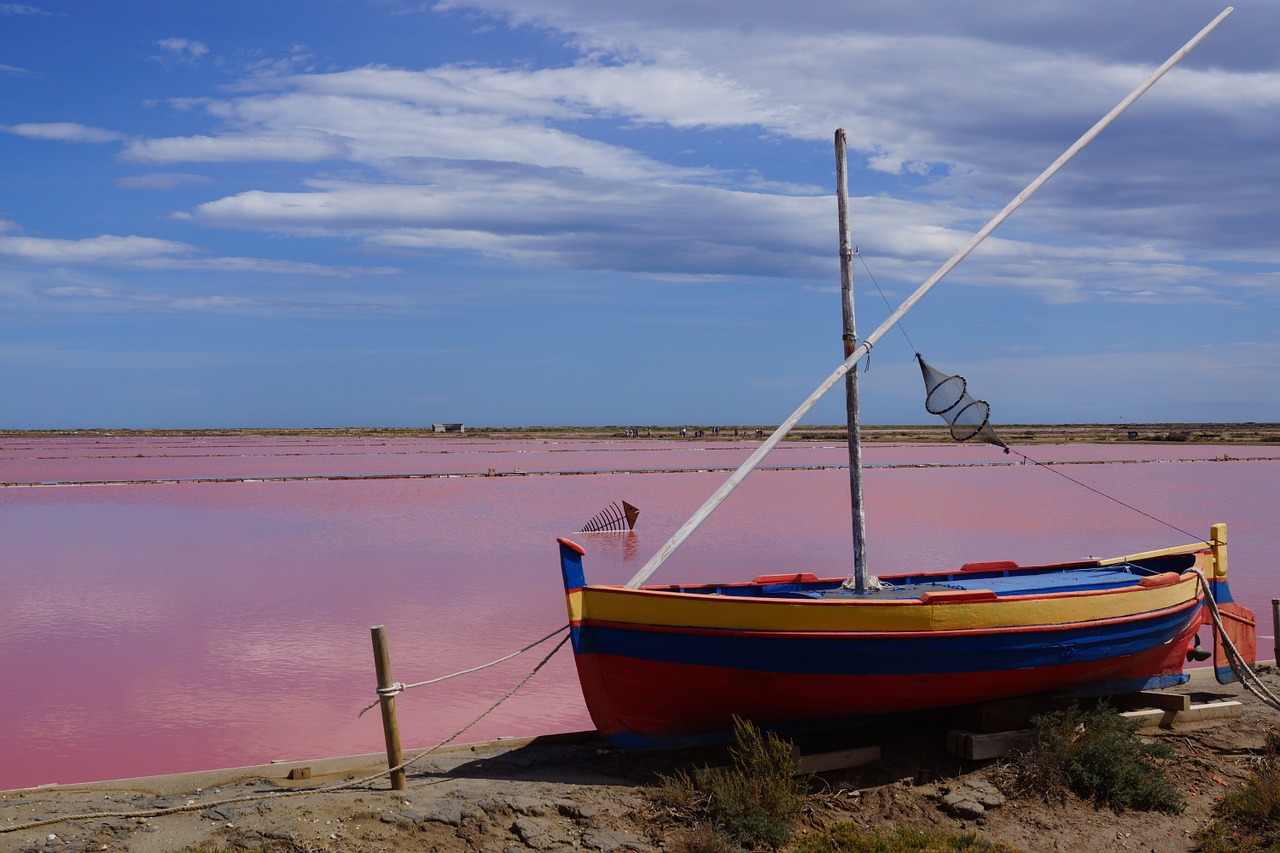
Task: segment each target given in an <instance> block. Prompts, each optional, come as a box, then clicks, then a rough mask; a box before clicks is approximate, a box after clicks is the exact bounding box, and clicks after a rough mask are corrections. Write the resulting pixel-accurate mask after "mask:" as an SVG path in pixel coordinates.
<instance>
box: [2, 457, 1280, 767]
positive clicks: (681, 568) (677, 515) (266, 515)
mask: <svg viewBox="0 0 1280 853" xmlns="http://www.w3.org/2000/svg"><path fill="white" fill-rule="evenodd" d="M753 447H754V445H752V444H748V443H745V442H742V443H736V444H735V443H729V442H726V443H724V444H718V445H705V446H704V445H698V444H696V443H676V442H666V443H660V442H652V443H631V444H628V443H626V442H563V443H555V442H526V443H519V442H494V443H492V444H489V443H486V442H483V441H458V442H454V441H453V440H450V441H448V442H440V441H429V440H428V441H421V440H419V441H417V442H413V441H368V440H366V441H358V440H342V441H333V440H331V441H328V442H324V441H317V440H314V439H306V440H302V439H299V440H295V441H282V440H274V439H273V440H270V441H265V440H253V439H245V438H236V439H234V440H232V439H225V440H221V441H208V442H196V441H193V440H190V439H183V440H178V439H138V438H132V439H129V440H127V441H123V440H122V442H121V443H116V442H112V441H110V440H105V441H103V440H95V441H94V442H92V443H86V442H85V441H84V440H80V441H76V440H66V441H61V440H58V441H42V442H33V441H31V440H24V441H21V442H19V441H18V440H10V439H5V440H0V466H3V467H2V468H0V481H3V482H8V483H13V482H32V483H38V482H48V481H72V480H74V481H87V480H122V479H146V478H152V479H164V478H166V477H169V478H174V477H186V476H195V477H206V476H223V475H225V476H230V477H237V478H246V477H248V478H253V477H261V476H268V475H272V474H277V473H282V472H283V473H286V474H288V473H298V472H307V473H312V474H318V475H339V474H342V473H343V472H344V471H345V472H353V471H354V472H360V473H368V472H378V471H394V472H400V473H403V472H410V473H411V472H422V471H435V472H448V471H458V472H464V473H465V472H485V471H487V469H488V468H489V467H493V468H495V469H496V470H497V471H499V472H502V471H508V472H509V471H511V470H512V469H513V468H515V467H520V468H521V469H522V470H523V471H525V472H539V471H556V470H609V471H612V470H627V471H649V472H655V471H671V470H675V469H680V468H684V469H688V470H686V471H685V472H684V473H629V474H628V473H609V474H598V475H594V476H582V477H557V476H518V477H517V476H500V477H499V476H495V477H483V476H477V477H458V478H438V479H407V478H404V479H357V480H332V479H330V480H288V481H280V482H203V483H198V484H197V483H181V482H167V483H150V484H145V485H108V486H64V487H56V488H45V487H35V488H32V487H8V488H0V542H2V543H3V545H2V546H0V547H3V551H2V552H0V554H2V555H3V556H2V557H0V564H2V565H3V574H2V575H0V661H3V665H4V675H5V677H4V679H3V680H2V681H0V720H3V721H4V723H5V725H4V726H3V727H0V755H2V756H4V760H3V762H0V788H11V787H16V786H19V785H34V784H41V783H45V782H55V781H56V782H63V783H68V782H76V781H86V780H90V779H103V778H116V777H123V776H132V775H143V774H152V773H164V772H176V771H183V770H195V769H203V768H209V767H217V766H232V765H242V764H251V763H259V762H264V761H270V760H273V759H285V758H312V757H318V756H325V755H342V754H353V753H366V752H377V751H379V750H380V749H381V744H382V740H381V738H382V735H381V730H380V725H379V723H378V721H377V715H376V714H370V715H366V716H365V717H364V718H363V719H359V720H357V719H356V716H355V714H356V711H358V710H359V708H360V707H361V706H363V705H364V704H366V703H367V702H368V701H370V700H371V699H372V698H374V697H373V688H374V684H375V678H374V673H373V663H372V659H371V653H370V650H369V636H368V629H369V626H370V625H379V624H385V625H386V626H387V629H388V635H389V639H390V647H391V659H392V666H393V673H394V675H395V678H396V679H397V680H400V681H406V682H408V681H419V680H425V679H428V678H432V677H435V676H439V675H444V674H447V673H450V672H455V671H457V670H460V669H465V668H468V667H472V666H476V665H478V664H482V663H486V662H488V661H490V660H493V659H495V658H497V657H500V656H502V655H505V654H508V653H510V652H511V651H514V650H515V649H518V648H520V647H522V646H524V645H526V644H528V643H529V642H531V641H532V640H534V639H536V638H538V637H541V636H543V635H545V634H547V633H549V632H550V631H552V630H554V629H555V628H556V627H557V626H559V625H562V624H564V621H565V618H566V615H565V606H564V596H563V591H562V589H561V585H560V579H559V569H558V562H557V557H556V546H555V537H556V536H560V535H567V536H570V537H571V538H574V539H575V540H576V541H578V542H580V543H581V544H582V545H583V546H584V547H585V548H586V550H587V557H586V561H585V567H586V572H587V578H588V580H590V581H591V582H595V583H623V582H625V581H626V579H627V578H629V577H630V576H631V575H632V574H634V566H629V565H628V564H629V563H633V562H634V561H635V560H637V559H647V558H648V556H649V555H651V554H652V553H653V552H654V551H655V550H656V549H657V548H658V547H660V546H661V545H662V544H663V543H664V542H665V541H666V540H667V538H668V537H669V536H670V534H671V532H672V531H674V530H675V529H676V528H677V527H679V526H680V524H682V523H683V522H684V521H685V519H686V518H688V516H689V515H690V514H691V513H692V512H693V511H694V510H695V509H696V508H697V507H698V506H699V505H700V504H701V503H702V502H703V500H705V499H706V497H707V495H709V494H710V493H711V492H712V491H714V489H715V488H716V487H717V486H719V485H720V483H721V482H722V481H723V479H724V476H725V475H724V474H723V473H721V472H718V471H713V472H699V470H697V469H699V468H702V469H705V468H711V467H723V468H733V467H736V466H737V465H738V464H739V463H740V462H741V461H742V459H743V458H745V456H746V455H747V454H748V453H749V452H750V450H751V449H752V448H753ZM522 451H527V452H522ZM843 452H844V448H843V447H842V446H840V445H838V444H832V445H822V444H797V445H784V447H783V448H781V449H780V451H779V457H778V458H774V457H771V461H772V462H773V463H774V464H776V465H780V466H790V467H791V470H771V471H760V472H757V473H756V474H753V475H752V476H751V477H750V478H748V480H747V481H746V482H745V483H744V485H743V487H742V488H741V489H739V490H738V492H737V493H735V494H734V495H733V497H732V498H730V499H729V500H728V501H727V502H726V504H725V505H724V506H723V507H722V508H721V510H720V511H719V512H718V513H716V515H714V516H713V517H712V518H711V519H710V520H708V521H707V523H706V524H705V525H703V527H702V529H701V530H699V532H698V535H696V536H694V537H693V538H692V539H691V540H690V541H689V542H688V543H687V544H686V545H685V546H684V547H683V548H682V549H681V551H680V552H678V553H677V554H676V555H675V556H673V557H672V559H671V560H670V561H669V563H668V564H667V565H666V566H664V568H663V570H662V572H661V573H660V574H659V576H658V577H656V578H655V582H657V583H672V582H677V581H681V582H690V583H693V582H712V581H723V580H738V579H743V578H750V577H753V576H755V575H761V574H769V573H776V572H784V571H787V572H789V571H800V570H803V571H811V572H814V573H815V574H818V575H822V576H828V577H843V576H845V575H847V574H848V573H849V556H848V554H849V550H850V548H849V523H848V518H847V511H848V510H847V507H848V477H847V474H845V473H844V472H841V471H839V470H834V469H831V468H829V467H828V468H825V469H824V468H823V467H822V466H831V465H839V464H840V455H841V454H842V453H843ZM1143 454H1145V456H1144V455H1143ZM1196 454H1199V455H1198V456H1197V455H1196ZM1032 455H1033V456H1036V458H1038V459H1040V460H1041V461H1048V460H1050V459H1052V460H1057V461H1072V462H1082V461H1089V460H1117V459H1122V458H1125V455H1128V456H1129V457H1130V458H1145V459H1171V460H1172V459H1200V460H1203V461H1186V462H1179V463H1177V464H1149V465H1076V466H1073V467H1072V468H1071V469H1070V473H1071V475H1072V476H1073V477H1075V478H1077V479H1080V480H1082V481H1083V482H1086V483H1088V484H1089V485H1090V486H1092V487H1093V488H1096V489H1099V490H1101V491H1104V492H1106V493H1108V494H1112V495H1115V496H1116V497H1118V498H1121V499H1123V500H1125V501H1126V502H1127V503H1132V504H1134V505H1136V506H1139V507H1141V508H1142V509H1143V510H1144V511H1146V512H1149V513H1151V514H1153V515H1156V516H1157V517H1160V518H1162V519H1165V520H1167V521H1169V522H1170V523H1173V524H1176V525H1177V526H1178V527H1180V528H1181V529H1183V530H1187V531H1189V532H1190V533H1193V534H1194V538H1203V537H1205V536H1207V535H1208V526H1209V524H1210V523H1212V522H1215V521H1226V522H1228V524H1229V525H1230V529H1231V547H1232V563H1231V565H1232V577H1233V582H1234V583H1233V586H1234V588H1235V592H1236V595H1237V598H1239V599H1241V600H1242V601H1243V603H1245V604H1246V605H1247V606H1249V607H1252V608H1253V609H1254V610H1255V611H1257V612H1258V613H1259V615H1260V616H1262V617H1263V619H1264V627H1263V633H1264V634H1265V633H1266V628H1265V616H1264V614H1265V613H1266V612H1268V608H1267V604H1266V602H1267V599H1268V598H1270V597H1271V595H1273V594H1275V593H1276V590H1274V589H1272V588H1269V587H1268V584H1269V583H1270V581H1269V579H1268V577H1267V572H1268V571H1269V567H1270V560H1269V555H1270V554H1273V553H1274V552H1275V550H1276V546H1277V545H1278V544H1280V543H1277V541H1276V538H1277V533H1276V532H1275V530H1274V525H1273V518H1272V516H1271V513H1272V510H1271V507H1274V506H1275V505H1276V503H1277V498H1280V494H1278V492H1280V478H1277V477H1276V476H1275V465H1276V461H1277V458H1278V457H1280V448H1253V447H1249V448H1245V447H1239V448H1237V447H1233V448H1230V455H1231V456H1232V457H1234V458H1233V460H1232V461H1230V462H1229V463H1225V462H1217V463H1214V462H1212V461H1208V460H1210V459H1213V458H1214V457H1217V458H1218V459H1221V457H1222V451H1221V450H1220V449H1214V448H1195V447H1170V448H1166V447H1129V446H1125V447H1119V448H1116V447H1093V446H1089V447H1060V446H1053V447H1041V448H1036V453H1034V454H1032ZM867 457H868V458H867V461H868V464H869V465H876V466H889V465H913V464H937V463H943V464H948V465H950V466H951V467H944V468H907V467H873V468H872V469H871V470H869V471H868V474H867V484H866V489H867V501H868V505H869V507H868V527H869V533H870V538H871V542H870V544H869V549H868V550H869V557H870V562H871V570H872V571H873V573H879V574H887V573H890V572H893V571H909V570H915V569H927V568H947V567H954V566H959V565H960V564H961V563H964V562H968V561H974V560H994V559H1012V560H1016V561H1018V562H1021V563H1036V562H1050V561H1056V560H1068V559H1074V558H1083V557H1088V556H1114V555H1117V554H1122V553H1132V552H1134V551H1139V550H1148V549H1152V548H1160V547H1166V546H1169V545H1174V544H1181V543H1182V542H1183V541H1185V538H1186V537H1185V536H1184V535H1183V534H1181V533H1176V532H1173V531H1170V530H1168V529H1167V528H1164V527H1161V526H1160V525H1157V524H1154V523H1153V522H1152V521H1151V520H1149V519H1147V518H1143V517H1141V516H1138V515H1136V514H1134V513H1128V512H1126V511H1124V510H1122V509H1121V508H1119V507H1117V506H1116V505H1115V504H1113V503H1111V502H1108V501H1105V500H1102V499H1100V498H1098V497H1097V496H1095V495H1091V494H1089V493H1087V492H1085V491H1084V490H1081V489H1080V488H1078V487H1076V486H1073V485H1072V484H1070V483H1068V482H1066V481H1064V480H1063V479H1062V478H1060V477H1056V476H1053V475H1052V474H1051V473H1046V472H1044V471H1040V470H1037V469H1036V468H1034V467H1032V466H992V465H990V464H988V463H990V461H991V460H993V459H997V460H998V457H1000V454H999V451H998V450H995V449H992V448H986V449H975V448H970V447H966V446H956V447H952V446H908V445H901V446H888V447H885V446H871V447H869V448H868V449H867ZM1241 457H1250V458H1253V459H1254V460H1255V461H1237V460H1239V459H1240V458H1241ZM973 463H977V464H979V465H983V466H985V467H959V466H962V465H963V466H968V465H970V464H973ZM805 466H815V470H803V469H804V467H805ZM619 494H625V495H627V499H628V500H629V501H631V502H632V503H634V504H636V505H637V506H642V507H644V514H643V516H642V520H641V522H640V524H639V525H638V529H637V530H635V531H630V532H627V533H617V532H614V533H597V534H582V533H577V532H576V531H577V530H578V529H579V528H580V527H581V523H582V519H583V518H587V517H590V515H591V513H592V512H595V511H597V510H598V509H599V507H600V506H602V505H604V504H605V503H607V502H608V501H609V500H612V499H613V498H614V497H615V496H617V495H619ZM1269 641H1270V637H1269V636H1266V637H1264V638H1263V639H1262V640H1261V641H1260V646H1261V647H1262V648H1263V649H1264V650H1265V649H1267V648H1270V643H1269ZM542 648H543V647H539V652H536V653H534V654H530V655H524V656H521V657H519V658H516V659H515V660H513V661H511V662H508V663H505V664H503V665H501V666H498V667H494V668H492V669H488V670H484V671H483V672H480V673H476V674H475V675H472V676H468V677H466V678H462V679H455V680H452V681H449V682H445V683H442V684H440V685H434V686H432V687H428V688H421V689H420V690H417V691H413V692H411V693H408V694H405V695H404V696H403V697H401V699H400V700H399V702H398V703H397V704H398V711H399V715H400V722H401V731H402V733H403V737H404V740H405V745H406V747H418V746H429V745H431V744H432V743H435V742H436V741H438V740H439V739H441V738H443V737H445V736H447V735H449V734H452V733H453V732H454V731H456V730H457V729H458V728H459V727H461V726H462V725H463V724H464V723H466V722H468V721H469V720H471V719H472V718H473V717H474V716H475V715H476V714H477V713H479V711H481V710H482V709H484V708H485V707H487V706H488V705H489V704H490V703H491V702H492V701H493V700H494V699H496V698H497V697H498V696H500V695H502V693H504V692H505V691H507V690H508V689H510V688H511V687H512V686H514V685H515V684H516V683H517V682H518V681H519V680H520V678H521V677H523V675H524V674H525V673H526V672H528V670H529V669H530V668H531V667H532V665H533V663H534V662H535V661H536V660H537V658H538V656H539V654H540V650H541V649H542ZM1264 654H1265V651H1264ZM589 726H590V722H589V719H588V717H587V714H586V711H585V709H584V707H583V704H582V699H581V695H580V693H579V689H578V683H577V679H576V676H575V674H574V669H573V662H572V660H571V657H570V655H569V653H568V652H567V650H566V651H562V652H561V653H560V654H559V655H557V657H556V658H555V659H553V660H552V662H551V663H550V664H549V665H548V667H547V668H545V669H544V670H543V671H542V672H540V673H539V674H538V676H537V677H536V678H534V679H533V680H531V681H530V682H529V684H528V685H526V686H525V687H524V688H523V689H522V690H521V691H520V692H519V693H518V694H517V695H516V697H515V698H513V699H512V700H511V701H509V702H508V703H506V704H504V705H503V706H501V707H500V708H499V709H498V710H497V711H496V712H494V713H493V714H492V715H491V716H490V717H488V718H486V719H485V720H484V721H483V722H481V723H479V724H478V725H477V726H475V727H474V728H473V729H471V730H470V731H469V732H468V733H467V735H466V736H464V737H463V740H481V739H487V738H492V737H498V736H505V735H527V734H534V733H546V732H553V731H569V730H575V729H583V728H588V727H589Z"/></svg>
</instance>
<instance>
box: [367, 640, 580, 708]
mask: <svg viewBox="0 0 1280 853" xmlns="http://www.w3.org/2000/svg"><path fill="white" fill-rule="evenodd" d="M568 629H569V626H568V625H561V626H560V627H559V628H557V629H555V630H554V631H552V632H551V633H550V634H547V636H545V637H543V638H542V639H541V640H534V641H533V642H532V643H530V644H529V645H527V646H525V647H524V648H523V649H520V650H518V651H514V652H512V653H511V654H509V655H505V656H503V657H500V658H498V659H497V660H492V661H489V662H488V663H482V664H480V665H479V666H473V667H471V668H470V669H464V670H460V671H458V672H452V673H450V674H448V675H442V676H440V677H439V678H430V679H427V680H426V681H416V682H414V683H413V684H405V683H403V682H400V681H397V682H395V683H394V684H392V685H391V686H390V687H379V688H378V690H377V693H378V698H377V699H375V700H373V701H372V702H370V703H369V704H368V705H365V706H364V707H363V708H361V709H360V713H359V714H356V716H357V717H363V716H364V715H365V712H366V711H368V710H370V709H371V708H374V707H376V706H377V704H378V703H379V702H380V701H382V698H383V697H386V696H395V695H396V694H397V693H403V692H404V691H406V690H412V689H413V688H415V687H425V686H427V685H428V684H437V683H439V682H441V681H448V680H449V679H450V678H457V677H458V676H460V675H470V674H471V673H473V672H479V671H480V670H482V669H488V668H489V667H491V666H497V665H498V664H500V663H503V662H504V661H509V660H511V659H512V658H513V657H516V656H518V655H522V654H524V653H525V652H527V651H529V649H532V648H534V647H535V646H540V645H542V644H543V643H545V642H546V641H547V640H550V639H551V638H552V637H554V636H555V635H556V634H559V633H560V632H561V631H567V630H568ZM561 645H564V644H563V643H561ZM556 648H560V646H556Z"/></svg>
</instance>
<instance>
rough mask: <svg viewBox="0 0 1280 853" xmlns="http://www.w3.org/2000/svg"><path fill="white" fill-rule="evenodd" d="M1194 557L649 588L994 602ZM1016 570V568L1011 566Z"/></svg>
mask: <svg viewBox="0 0 1280 853" xmlns="http://www.w3.org/2000/svg"><path fill="white" fill-rule="evenodd" d="M1194 561H1195V557H1194V555H1191V554H1179V555H1176V556H1171V557H1159V558H1154V559H1148V560H1142V561H1140V562H1124V563H1116V564H1114V565H1108V566H1099V565H1098V564H1097V563H1075V564H1070V565H1063V566H1042V567H1037V568H1017V567H1015V568H1011V569H996V570H992V571H966V572H955V573H930V574H920V575H900V576H890V577H882V578H880V581H881V582H882V583H885V584H887V586H885V587H884V588H883V589H877V590H872V591H868V592H864V593H857V592H855V591H853V590H851V589H845V588H844V587H843V586H842V583H841V581H839V580H816V579H813V576H812V575H809V576H803V577H802V576H800V575H796V576H795V578H794V579H791V578H788V579H787V580H785V581H781V582H777V583H771V582H769V581H772V580H774V578H768V579H761V580H762V581H764V582H756V583H746V584H728V585H723V586H721V585H716V584H708V585H697V586H667V587H651V588H656V589H664V590H670V591H671V592H686V593H694V594H703V595H726V596H738V597H749V598H792V599H828V600H830V599H843V598H854V597H856V598H858V599H889V600H893V599H911V598H919V597H921V596H922V595H924V594H925V593H929V592H965V591H973V590H990V591H991V592H993V593H995V594H996V596H997V597H1003V596H1011V595H1047V594H1051V593H1056V592H1089V591H1093V590H1107V589H1123V588H1125V587H1129V586H1133V585H1134V584H1136V583H1138V581H1139V580H1141V579H1142V578H1144V577H1150V576H1151V575H1157V574H1161V573H1163V572H1182V571H1184V570H1186V569H1188V568H1190V567H1191V565H1192V564H1193V563H1194ZM1009 565H1014V564H1009Z"/></svg>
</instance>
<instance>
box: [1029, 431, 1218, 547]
mask: <svg viewBox="0 0 1280 853" xmlns="http://www.w3.org/2000/svg"><path fill="white" fill-rule="evenodd" d="M1011 449H1012V448H1011ZM1006 452H1007V451H1006ZM1013 452H1014V453H1015V454H1017V455H1018V456H1021V457H1022V458H1023V459H1024V460H1026V461H1027V462H1030V463H1031V464H1032V465H1035V466H1036V467H1038V468H1043V469H1044V470H1046V471H1052V472H1053V473H1054V474H1057V475H1058V476H1059V477H1062V478H1063V479H1066V480H1070V481H1071V482H1072V483H1075V484H1076V485H1077V486H1079V487H1080V488H1082V489H1088V490H1089V491H1091V492H1093V493H1094V494H1095V495H1098V496H1099V497H1104V498H1106V499H1107V500H1109V501H1112V502H1113V503H1117V504H1119V505H1120V506H1122V507H1124V508H1125V509H1131V510H1133V511H1134V512H1136V513H1138V515H1144V516H1146V517H1147V518H1149V519H1151V520H1152V521H1154V522H1156V523H1157V524H1163V525H1164V526H1165V527H1167V528H1169V529H1170V530H1175V531H1177V532H1178V533H1181V534H1182V535H1183V536H1186V537H1188V538H1191V539H1197V538H1198V537H1197V536H1196V535H1195V534H1194V533H1188V532H1187V531H1185V530H1183V529H1182V528H1181V527H1178V526H1177V525H1176V524H1171V523H1170V522H1168V521H1165V520H1164V519H1163V518H1157V517H1156V516H1154V515H1152V514H1151V513H1149V512H1146V511H1145V510H1141V509H1138V508H1137V507H1136V506H1134V505H1133V504H1128V503H1125V502H1124V501H1122V500H1120V499H1119V498H1117V497H1113V496H1111V495H1109V494H1107V493H1106V492H1104V491H1101V490H1099V489H1095V488H1094V487H1093V486H1090V485H1088V484H1087V483H1082V482H1080V481H1079V480H1077V479H1076V478H1075V477H1072V476H1071V475H1070V474H1064V473H1063V472H1061V471H1059V470H1058V469H1057V468H1054V467H1053V463H1052V462H1037V461H1036V460H1034V459H1032V458H1031V457H1030V456H1028V455H1027V454H1025V453H1023V452H1022V451H1021V450H1016V449H1014V450H1013Z"/></svg>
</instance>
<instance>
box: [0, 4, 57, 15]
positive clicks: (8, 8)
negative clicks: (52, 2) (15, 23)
mask: <svg viewBox="0 0 1280 853" xmlns="http://www.w3.org/2000/svg"><path fill="white" fill-rule="evenodd" d="M52 14H53V13H52V12H46V11H45V10H43V9H41V8H39V7H36V6H30V5H28V4H26V3H0V15H15V16H16V15H52Z"/></svg>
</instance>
